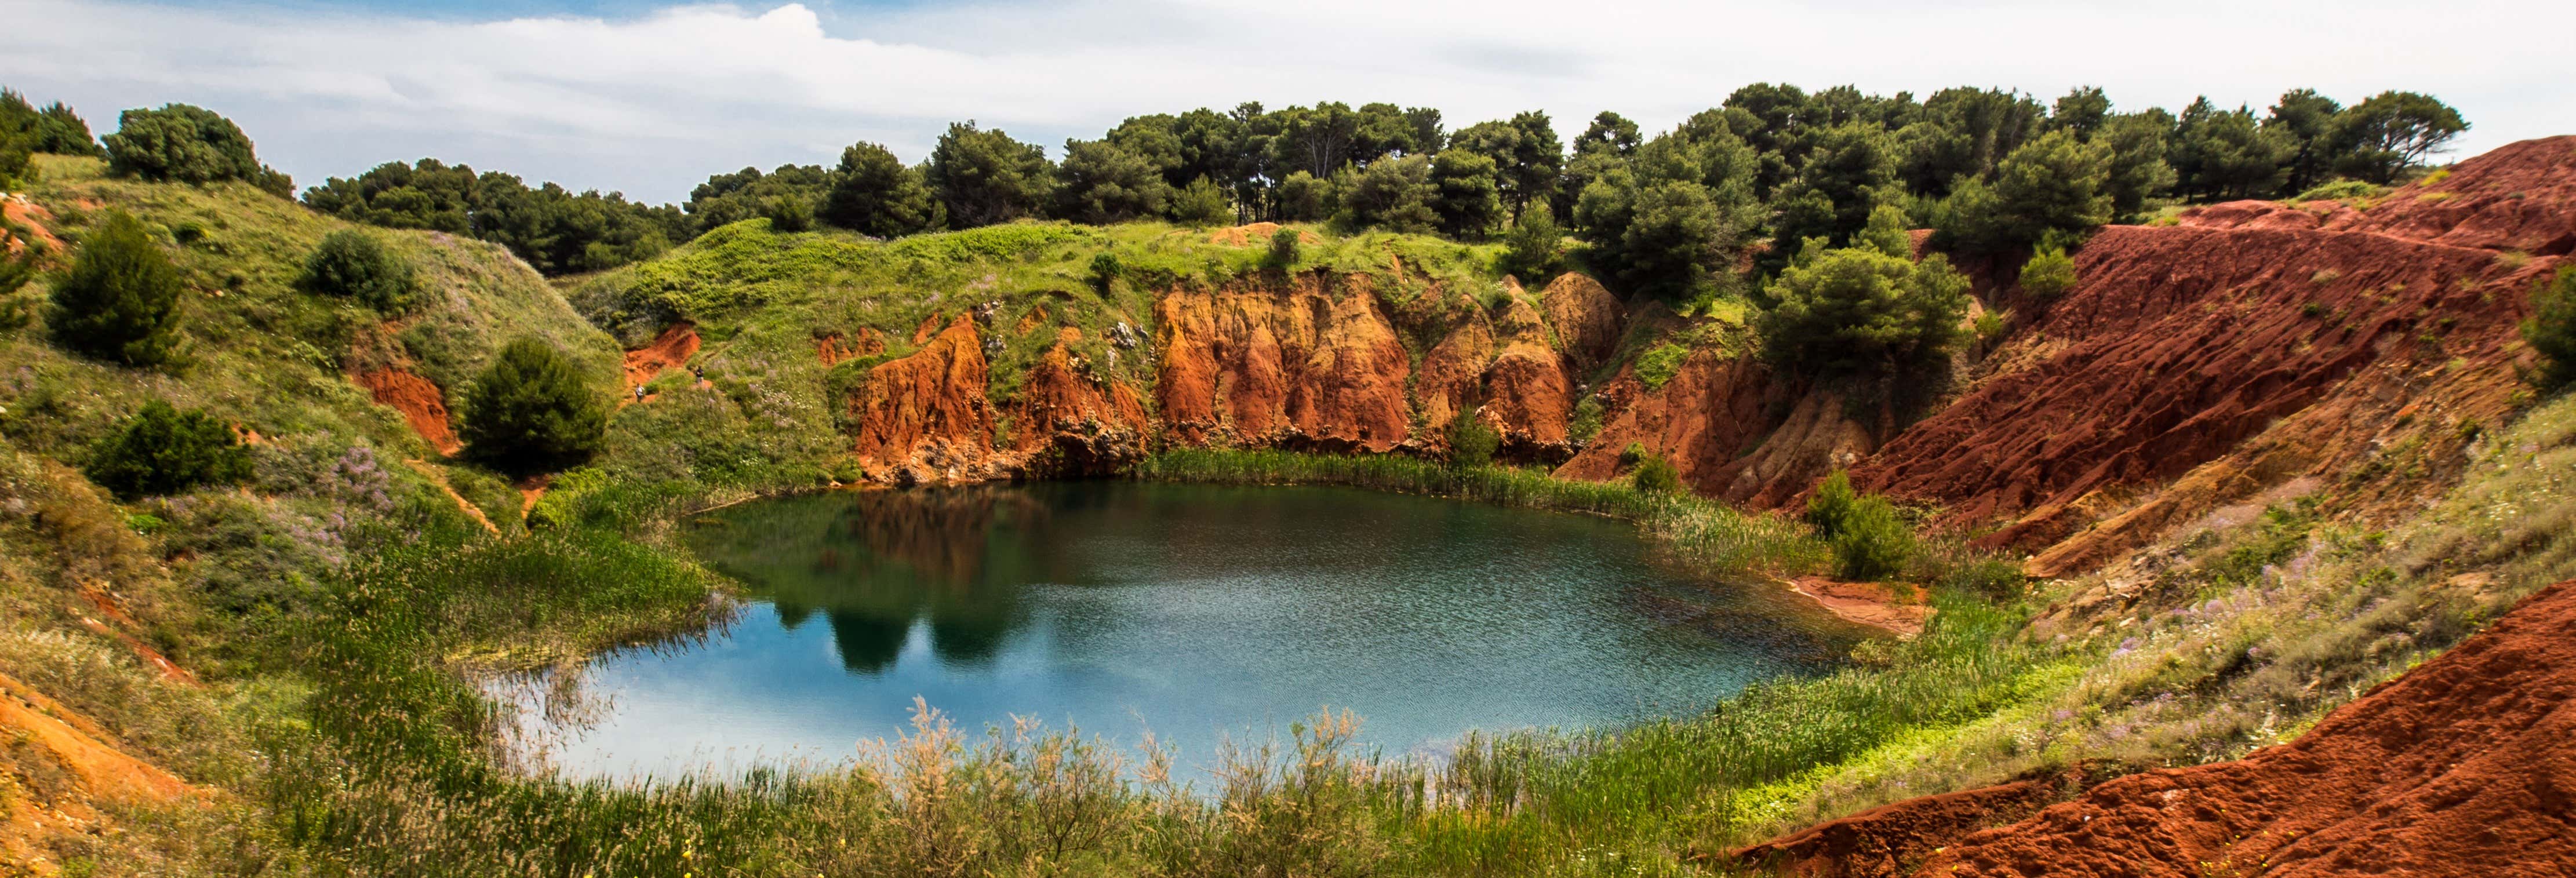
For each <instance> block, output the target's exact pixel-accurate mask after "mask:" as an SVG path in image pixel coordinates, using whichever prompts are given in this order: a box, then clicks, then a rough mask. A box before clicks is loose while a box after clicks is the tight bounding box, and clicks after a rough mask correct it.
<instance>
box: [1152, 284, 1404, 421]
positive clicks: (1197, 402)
mask: <svg viewBox="0 0 2576 878" xmlns="http://www.w3.org/2000/svg"><path fill="white" fill-rule="evenodd" d="M1154 312H1155V318H1156V323H1157V329H1156V345H1155V346H1156V348H1157V349H1158V350H1160V351H1161V352H1162V355H1163V358H1162V364H1161V368H1160V370H1159V373H1158V380H1157V382H1156V386H1155V396H1156V397H1157V399H1158V401H1159V403H1160V406H1161V409H1162V416H1163V426H1164V429H1165V430H1166V431H1167V432H1168V433H1169V434H1170V435H1171V437H1172V438H1174V439H1176V440H1178V441H1182V442H1188V443H1193V444H1210V443H1213V444H1235V445H1269V446H1279V447H1288V448H1312V449H1321V450H1348V451H1371V452H1383V451H1386V450H1388V449H1391V448H1394V447H1395V446H1396V445H1398V444H1400V443H1402V442H1404V441H1405V439H1406V438H1407V437H1408V436H1409V435H1410V434H1411V432H1412V405H1411V401H1410V400H1409V399H1408V398H1407V396H1406V393H1405V388H1406V384H1407V381H1408V378H1409V377H1410V376H1411V374H1412V362H1411V358H1410V357H1409V356H1408V355H1407V354H1406V353H1405V350H1404V345H1403V344H1402V342H1400V341H1399V340H1398V339H1397V336H1396V332H1395V326H1394V324H1393V323H1391V322H1390V321H1389V320H1388V319H1387V315H1386V313H1385V312H1384V311H1383V310H1381V309H1380V308H1379V307H1378V303H1377V297H1376V296H1374V295H1371V294H1370V292H1369V291H1368V290H1367V289H1365V288H1363V287H1361V286H1360V285H1359V283H1358V282H1355V281H1354V282H1345V283H1343V284H1341V285H1339V288H1336V289H1329V290H1328V289H1326V288H1325V285H1324V282H1323V281H1321V280H1318V279H1317V278H1316V277H1314V276H1312V275H1306V276H1301V277H1299V278H1297V279H1295V280H1293V281H1290V282H1287V283H1286V284H1285V285H1284V286H1271V285H1262V284H1254V285H1247V286H1244V287H1237V288H1233V289H1227V290H1222V291H1217V292H1204V291H1180V292H1174V293H1170V294H1167V295H1165V296H1163V297H1162V298H1161V299H1160V300H1158V301H1156V302H1155V303H1154Z"/></svg>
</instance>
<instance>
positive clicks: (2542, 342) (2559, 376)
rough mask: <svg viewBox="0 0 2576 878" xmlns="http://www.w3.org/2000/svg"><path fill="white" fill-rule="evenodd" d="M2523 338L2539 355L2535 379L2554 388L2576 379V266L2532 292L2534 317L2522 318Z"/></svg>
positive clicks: (2546, 387)
mask: <svg viewBox="0 0 2576 878" xmlns="http://www.w3.org/2000/svg"><path fill="white" fill-rule="evenodd" d="M2522 339H2523V341H2524V342H2526V343H2528V344H2530V345H2531V350H2532V352H2533V353H2536V354H2539V355H2540V368H2539V369H2538V370H2536V371H2535V372H2534V373H2533V374H2532V376H2531V380H2532V383H2534V384H2538V385H2540V386H2541V388H2542V389H2546V390H2555V389H2557V388H2560V387H2564V386H2566V385H2567V384H2568V383H2569V382H2570V381H2576V267H2568V268H2561V269H2559V270H2558V276H2557V278H2555V279H2554V280H2552V281H2550V282H2549V283H2546V284H2543V285H2541V286H2540V287H2538V288H2536V289H2534V290H2532V292H2531V317H2530V319H2527V320H2524V321H2522Z"/></svg>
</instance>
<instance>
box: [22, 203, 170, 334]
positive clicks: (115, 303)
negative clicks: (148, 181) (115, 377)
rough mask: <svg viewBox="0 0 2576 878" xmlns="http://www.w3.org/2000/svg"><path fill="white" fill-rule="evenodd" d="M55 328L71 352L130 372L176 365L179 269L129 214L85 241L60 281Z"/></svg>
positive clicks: (110, 217) (118, 214) (115, 216)
mask: <svg viewBox="0 0 2576 878" xmlns="http://www.w3.org/2000/svg"><path fill="white" fill-rule="evenodd" d="M53 305H54V308H53V315H52V317H50V318H49V319H47V321H46V323H47V325H49V326H51V327H52V328H53V334H54V338H55V340H56V341H59V342H61V343H62V344H63V346H64V347H68V348H71V349H72V350H75V351H79V352H80V353H83V354H87V355H89V356H92V357H96V358H98V359H102V360H112V361H115V362H119V363H123V364H126V365H128V366H151V365H157V364H160V363H162V362H165V361H167V360H169V358H170V355H171V354H172V353H173V352H174V351H175V350H176V348H177V347H178V342H179V271H178V269H177V268H174V267H172V266H171V265H170V258H169V257H168V256H165V255H163V254H162V252H161V248H160V247H158V246H155V245H153V243H152V239H151V237H150V236H148V235H146V234H145V233H144V231H143V224H142V223H140V222H137V221H136V220H135V219H134V217H133V216H131V215H129V214H127V213H125V212H124V211H109V212H108V214H107V219H106V221H105V222H103V223H101V224H100V225H99V228H98V229H97V230H96V231H93V232H91V233H90V234H89V235H88V236H86V237H85V238H84V239H83V240H82V242H81V249H80V255H79V258H77V259H75V260H74V261H73V262H72V267H71V270H69V271H67V272H64V273H63V275H62V277H60V278H58V279H56V280H55V281H54V295H53Z"/></svg>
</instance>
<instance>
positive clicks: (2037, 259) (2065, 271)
mask: <svg viewBox="0 0 2576 878" xmlns="http://www.w3.org/2000/svg"><path fill="white" fill-rule="evenodd" d="M2074 288H2075V260H2074V258H2072V257H2069V256H2067V255H2066V251H2064V250H2059V249H2053V248H2052V249H2046V250H2041V251H2039V252H2038V253H2035V254H2032V255H2031V257H2030V261H2029V262H2024V263H2022V264H2021V291H2022V292H2025V293H2029V294H2030V295H2032V296H2034V297H2037V298H2040V299H2054V298H2057V297H2058V296H2061V295H2065V294H2066V291H2067V290H2071V289H2074Z"/></svg>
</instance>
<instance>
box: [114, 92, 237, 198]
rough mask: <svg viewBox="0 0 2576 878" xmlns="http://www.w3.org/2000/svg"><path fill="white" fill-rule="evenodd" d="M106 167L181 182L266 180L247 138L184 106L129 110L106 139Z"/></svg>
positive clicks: (222, 122)
mask: <svg viewBox="0 0 2576 878" xmlns="http://www.w3.org/2000/svg"><path fill="white" fill-rule="evenodd" d="M106 141H107V169H108V172H109V173H113V174H117V175H119V176H128V177H141V178H143V179H146V180H177V181H180V182H183V183H214V182H218V181H223V180H245V181H250V182H254V183H259V182H266V180H265V178H266V177H267V176H268V175H270V174H273V173H274V172H271V171H268V170H267V169H265V168H262V167H260V166H259V158H258V157H257V156H256V155H254V154H253V153H252V151H251V143H250V136H249V135H246V134H243V133H242V130H241V126H239V125H235V124H233V120H231V119H226V118H224V117H222V116H220V115H217V114H215V112H214V111H212V110H208V109H205V108H203V107H195V106H190V105H188V104H170V105H168V106H165V107H162V108H161V109H158V110H140V109H138V110H127V111H125V113H124V115H122V116H120V117H118V120H117V126H116V133H114V134H110V135H108V136H107V137H106Z"/></svg>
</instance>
